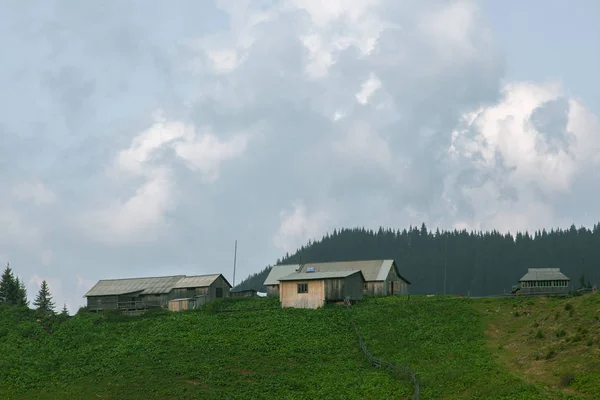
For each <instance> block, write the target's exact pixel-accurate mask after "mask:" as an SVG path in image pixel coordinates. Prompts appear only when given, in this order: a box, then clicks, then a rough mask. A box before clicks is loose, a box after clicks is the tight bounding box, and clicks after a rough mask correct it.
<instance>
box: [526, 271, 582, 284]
mask: <svg viewBox="0 0 600 400" xmlns="http://www.w3.org/2000/svg"><path fill="white" fill-rule="evenodd" d="M522 281H570V279H569V278H568V277H567V276H566V275H565V274H563V273H562V272H560V268H528V269H527V273H526V274H525V275H523V277H522V278H521V279H520V280H519V282H522Z"/></svg>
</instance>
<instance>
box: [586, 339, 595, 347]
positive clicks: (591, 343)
mask: <svg viewBox="0 0 600 400" xmlns="http://www.w3.org/2000/svg"><path fill="white" fill-rule="evenodd" d="M587 345H588V347H591V346H593V345H594V341H593V340H592V339H588V341H587Z"/></svg>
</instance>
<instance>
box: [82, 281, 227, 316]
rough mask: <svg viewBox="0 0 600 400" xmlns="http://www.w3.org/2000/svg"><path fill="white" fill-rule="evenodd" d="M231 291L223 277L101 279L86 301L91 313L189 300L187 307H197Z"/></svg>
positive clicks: (150, 306) (142, 307)
mask: <svg viewBox="0 0 600 400" xmlns="http://www.w3.org/2000/svg"><path fill="white" fill-rule="evenodd" d="M230 289H231V285H230V284H229V282H228V281H227V279H225V277H224V276H223V275H221V274H213V275H198V276H185V275H174V276H162V277H153V278H126V279H106V280H100V281H98V283H96V284H95V285H94V286H93V287H92V288H91V289H90V290H89V291H88V292H87V293H86V294H85V296H84V297H86V298H87V306H88V309H90V310H92V311H101V310H105V309H120V310H125V311H126V310H145V309H148V308H153V307H162V308H167V307H169V302H170V301H172V300H178V301H179V302H181V301H183V300H187V303H188V306H189V305H190V304H191V307H190V308H194V307H196V306H198V305H201V304H204V303H207V302H209V301H212V300H215V299H219V298H223V297H229V290H230ZM177 307H184V306H182V305H178V306H177ZM186 307H187V306H186Z"/></svg>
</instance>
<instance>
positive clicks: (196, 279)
mask: <svg viewBox="0 0 600 400" xmlns="http://www.w3.org/2000/svg"><path fill="white" fill-rule="evenodd" d="M219 277H222V278H223V280H224V281H225V283H227V284H228V285H229V287H231V284H230V283H229V282H228V281H227V279H225V277H224V276H223V275H222V274H212V275H195V276H186V277H183V278H181V279H180V280H179V282H177V283H176V284H175V286H173V289H184V288H196V287H205V286H210V285H212V284H213V282H214V281H216V280H217V279H219Z"/></svg>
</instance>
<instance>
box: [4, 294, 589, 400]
mask: <svg viewBox="0 0 600 400" xmlns="http://www.w3.org/2000/svg"><path fill="white" fill-rule="evenodd" d="M599 298H600V296H597V297H592V296H582V297H579V298H576V299H568V300H544V299H535V300H529V299H525V300H523V299H519V300H503V299H498V300H496V299H494V300H467V299H453V300H447V301H437V300H436V299H429V298H425V297H418V296H412V297H411V299H414V301H411V302H410V303H407V302H406V299H402V298H391V297H388V298H369V299H365V300H364V301H363V302H362V303H361V304H359V305H357V306H353V307H352V308H351V311H350V313H351V315H352V318H354V320H355V322H356V324H357V326H358V329H359V330H360V332H361V333H362V335H363V337H364V340H365V342H366V344H367V346H368V347H369V350H370V351H371V352H372V353H373V355H374V356H376V357H381V358H383V359H385V360H386V361H391V362H393V363H396V364H399V365H400V364H407V365H409V366H410V367H411V369H412V370H414V371H415V373H416V375H417V378H418V380H419V384H420V387H421V399H436V400H438V399H508V400H510V399H532V400H535V399H579V398H582V399H585V398H593V397H591V395H592V394H594V393H598V392H600V391H599V389H600V386H598V385H599V383H600V373H598V372H594V371H600V365H598V361H597V360H598V348H599V347H600V346H599V345H600V343H599V342H598V335H597V329H596V327H600V323H599V322H598V318H597V315H598V312H596V310H598V309H600V303H599V302H598V299H599ZM566 304H570V305H568V306H565V305H566ZM277 306H278V300H277V299H230V300H224V301H219V302H215V303H213V304H211V305H210V306H207V307H206V308H205V309H204V310H202V311H196V310H193V311H186V312H181V313H170V312H167V311H162V310H158V311H153V312H151V313H147V314H146V315H144V316H142V317H125V316H121V315H118V314H114V313H102V314H89V313H82V314H80V315H77V316H74V317H72V318H70V319H68V320H65V321H60V320H53V321H51V320H42V321H39V322H38V321H36V318H35V313H33V312H32V311H30V310H23V309H9V308H0V355H1V356H0V398H1V399H15V400H16V399H48V400H50V399H65V398H69V399H71V398H72V399H92V398H94V399H249V398H260V399H316V398H327V399H403V398H409V397H410V395H411V394H412V386H411V384H410V383H409V382H408V381H407V380H405V379H397V378H396V377H394V376H393V375H391V374H389V373H388V372H386V371H381V370H378V369H376V368H373V367H371V366H370V365H369V363H368V362H367V360H366V359H365V357H364V355H363V353H362V352H361V350H360V348H359V346H358V340H357V338H356V336H355V334H354V332H353V330H352V328H351V326H350V324H349V319H348V317H349V314H348V310H347V309H346V308H345V307H344V306H328V307H326V308H325V309H320V310H296V309H273V307H277ZM255 309H263V310H255ZM220 310H239V311H236V312H219V311H220ZM592 311H593V312H592ZM516 315H518V316H516ZM594 324H596V325H594ZM590 342H591V344H590ZM586 352H587V353H586ZM586 354H587V355H586ZM523 356H525V358H523ZM582 356H583V357H584V359H583V360H584V361H583V363H584V365H581V364H582V361H581V360H582V359H581V357H582ZM586 357H587V358H586ZM594 357H595V359H594ZM539 371H542V373H541V374H540V373H538V372H539Z"/></svg>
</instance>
